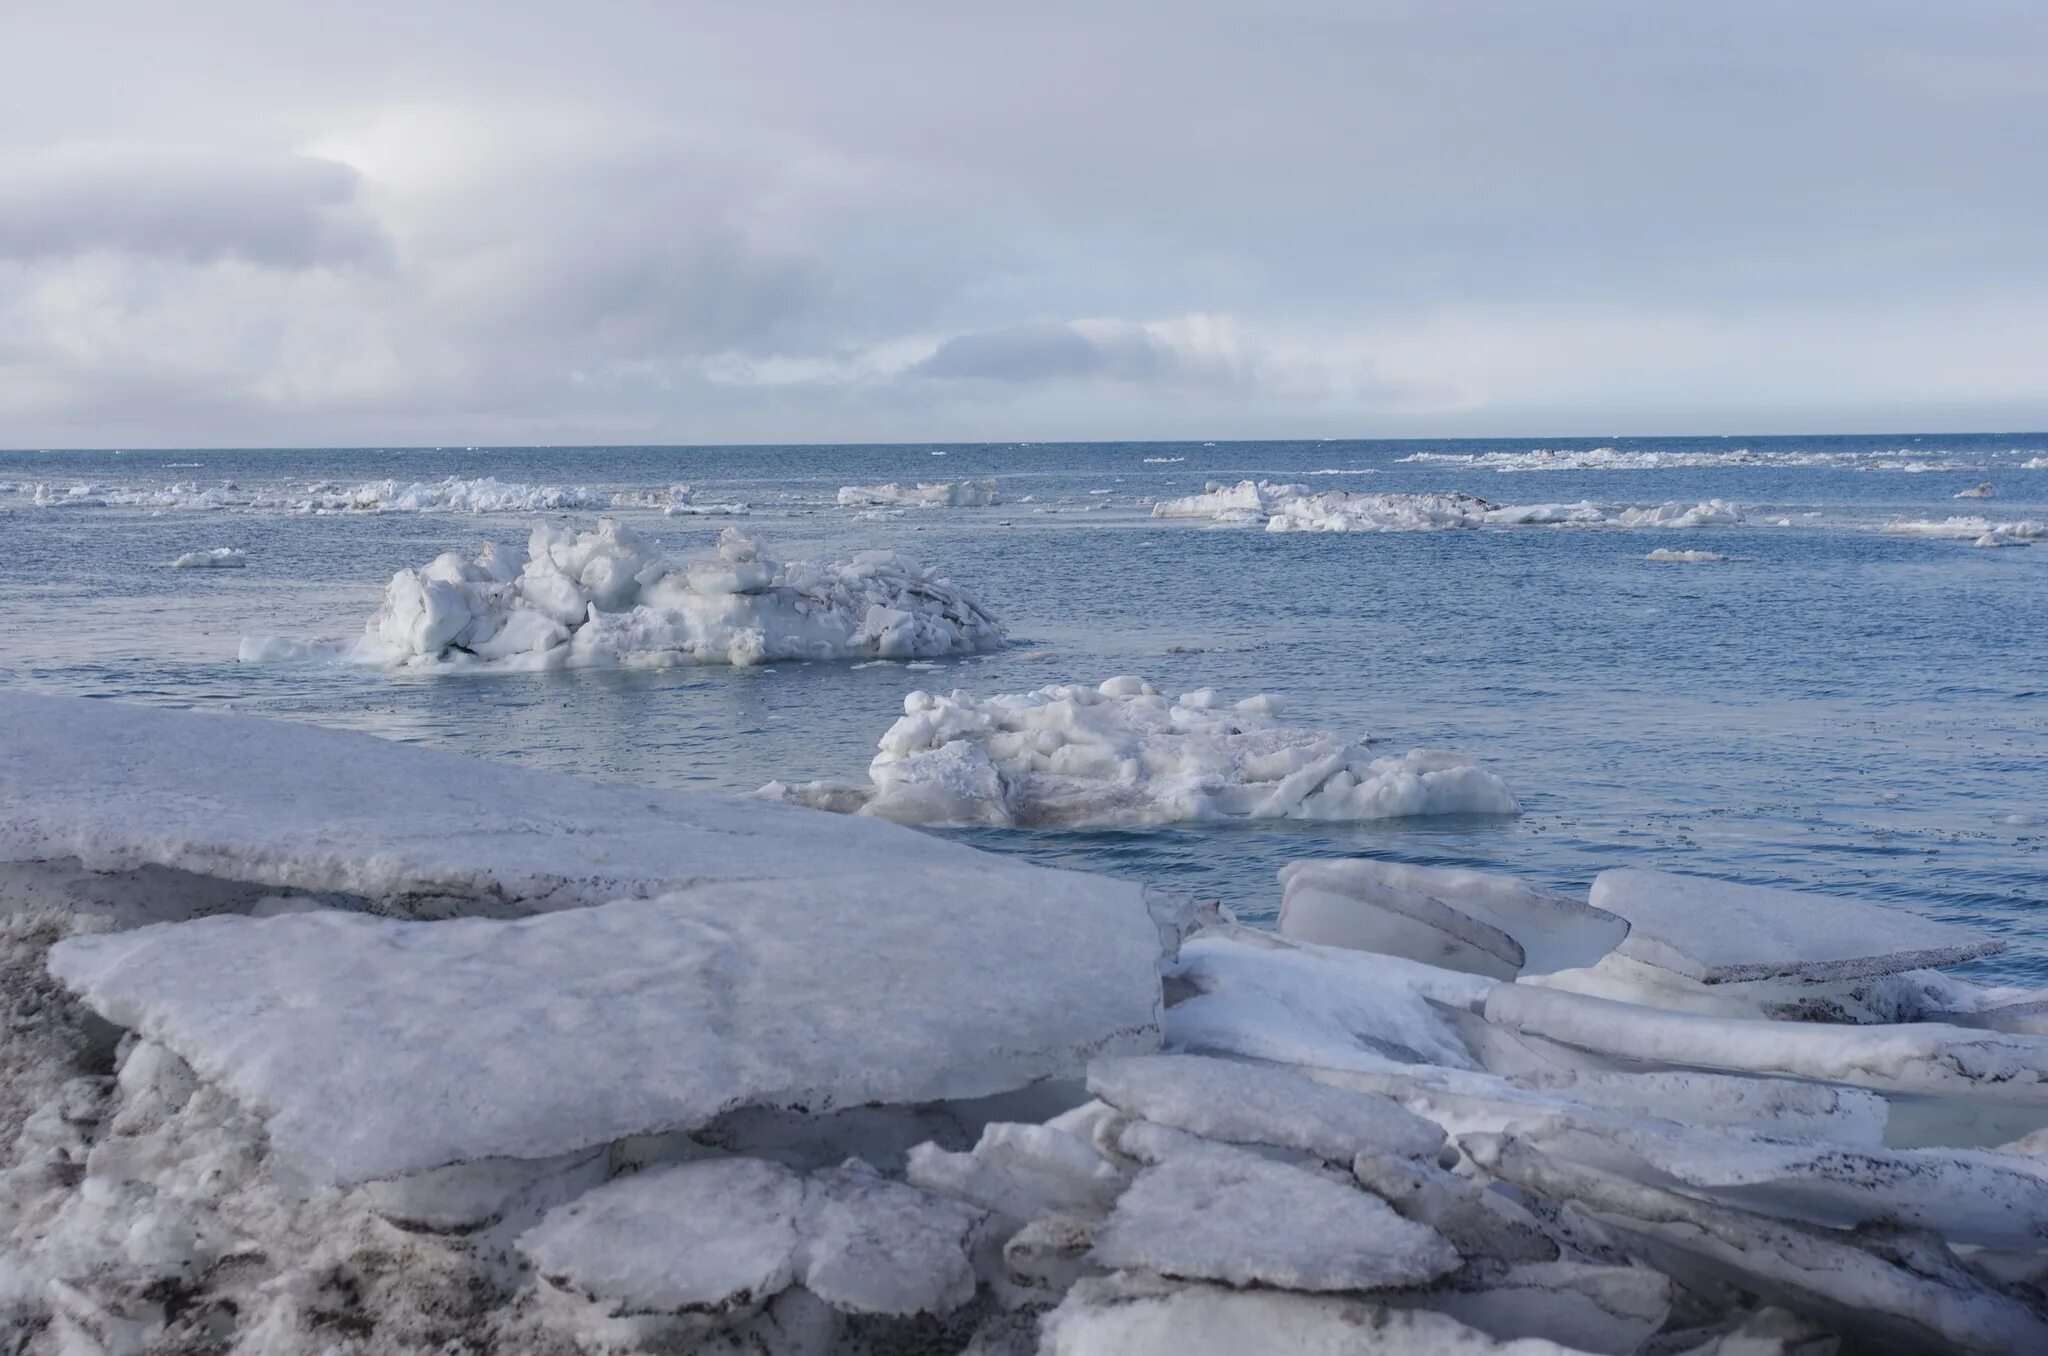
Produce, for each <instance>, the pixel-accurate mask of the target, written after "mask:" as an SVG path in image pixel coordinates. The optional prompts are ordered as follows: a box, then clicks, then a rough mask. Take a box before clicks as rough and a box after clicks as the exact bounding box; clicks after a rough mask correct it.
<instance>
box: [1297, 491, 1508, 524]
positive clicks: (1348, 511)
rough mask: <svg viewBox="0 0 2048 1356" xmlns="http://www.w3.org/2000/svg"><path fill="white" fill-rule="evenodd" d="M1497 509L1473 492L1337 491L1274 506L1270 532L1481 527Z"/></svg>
mask: <svg viewBox="0 0 2048 1356" xmlns="http://www.w3.org/2000/svg"><path fill="white" fill-rule="evenodd" d="M1498 508H1499V506H1498V505H1496V504H1490V503H1488V502H1487V501H1486V500H1484V499H1480V498H1477V497H1475V496H1473V495H1469V494H1363V493H1357V492H1353V491H1345V490H1334V491H1331V492H1329V493H1327V494H1304V495H1294V496H1290V497H1288V498H1284V499H1281V500H1279V501H1278V502H1277V503H1275V504H1274V505H1273V512H1272V516H1271V517H1269V518H1268V519H1267V520H1266V530H1267V531H1268V532H1439V531H1443V530H1445V529H1447V528H1460V527H1479V526H1481V525H1483V524H1485V523H1487V522H1489V521H1491V519H1490V517H1489V515H1490V514H1492V513H1493V512H1495V511H1496V510H1497V509H1498Z"/></svg>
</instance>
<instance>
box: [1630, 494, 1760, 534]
mask: <svg viewBox="0 0 2048 1356" xmlns="http://www.w3.org/2000/svg"><path fill="white" fill-rule="evenodd" d="M1608 521H1609V522H1611V523H1613V524H1614V525H1615V526H1617V527H1733V526H1734V525H1736V524H1737V523H1740V522H1741V521H1742V514H1741V512H1740V511H1739V510H1738V509H1737V508H1736V507H1735V506H1734V505H1733V504H1731V503H1729V502H1728V501H1727V500H1725V499H1708V500H1704V501H1702V502H1700V503H1697V504H1681V503H1670V504H1659V505H1657V506H1656V507H1654V508H1631V509H1623V510H1622V511H1621V512H1620V513H1617V514H1615V515H1613V517H1611V518H1609V519H1608Z"/></svg>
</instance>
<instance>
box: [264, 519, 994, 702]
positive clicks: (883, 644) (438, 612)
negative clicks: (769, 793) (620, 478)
mask: <svg viewBox="0 0 2048 1356" xmlns="http://www.w3.org/2000/svg"><path fill="white" fill-rule="evenodd" d="M1004 641H1005V633H1004V630H1003V625H1002V623H1001V621H999V620H998V619H997V618H996V616H995V615H994V614H993V613H992V612H990V611H989V610H988V609H987V608H986V607H984V606H983V605H982V604H981V602H980V601H979V600H978V599H976V598H975V596H974V595H973V594H972V593H970V592H968V591H967V590H966V589H964V588H961V587H960V586H958V585H956V584H954V583H952V582H951V581H950V580H947V579H945V578H942V577H941V576H940V575H939V574H938V573H937V572H936V571H934V570H930V569H926V568H924V567H923V566H920V565H919V564H918V563H917V562H916V561H913V560H910V559H909V558H907V557H904V556H901V555H898V554H896V553H895V552H892V551H863V552H860V553H859V554H857V555H855V556H854V557H853V558H852V559H850V560H846V561H832V562H827V563H823V564H811V563H808V562H804V561H788V562H784V561H781V560H778V559H776V558H775V557H774V556H773V555H772V554H770V553H769V551H768V550H767V548H766V547H764V546H763V545H762V544H761V542H760V541H759V540H757V539H755V538H753V537H748V536H745V535H743V534H742V533H740V532H739V531H738V530H737V529H735V528H727V529H726V530H725V531H724V532H722V533H720V535H719V538H718V555H717V558H716V559H715V560H710V561H702V562H698V563H695V564H684V563H681V562H672V561H670V560H668V559H667V558H666V557H665V556H664V555H663V554H662V552H661V551H660V549H659V548H658V547H657V546H656V545H655V544H654V543H653V542H651V541H649V540H648V539H646V538H645V537H642V536H641V535H640V534H639V533H637V532H634V531H633V530H632V529H631V528H629V527H626V526H624V525H623V524H621V523H619V522H617V521H615V520H612V519H609V518H607V519H602V520H600V521H599V523H598V526H597V527H596V528H595V529H594V530H591V531H585V532H578V531H575V530H574V529H572V528H567V527H561V528H556V527H548V526H546V525H544V524H543V525H539V526H536V527H535V528H534V529H533V533H532V535H531V537H530V538H529V540H528V543H527V554H526V558H525V560H524V561H517V560H513V559H511V558H509V557H508V555H507V554H506V553H505V552H503V551H501V550H499V549H498V548H497V547H496V546H495V545H492V546H487V547H486V548H485V549H484V550H483V551H482V552H481V553H480V554H479V555H478V556H477V557H476V558H475V559H474V560H464V559H462V557H461V556H459V555H457V554H456V553H454V552H452V551H451V552H447V553H445V554H443V555H441V556H438V557H436V558H435V559H434V560H433V561H432V562H431V563H430V564H428V565H426V566H424V567H422V568H420V569H416V570H400V571H399V572H398V573H397V574H395V575H393V576H392V578H391V582H390V584H388V585H387V586H386V587H385V590H384V599H383V602H382V605H381V606H379V608H378V609H377V612H376V614H375V615H374V616H372V617H371V618H370V620H369V621H368V622H367V623H366V624H365V626H364V628H363V634H362V637H361V638H360V639H359V640H357V641H356V642H355V643H354V644H353V645H349V646H339V645H330V646H324V647H322V646H318V645H315V646H303V645H299V644H297V643H295V642H278V641H275V640H272V639H267V638H251V639H245V640H243V642H242V647H241V657H242V659H243V661H244V662H263V661H266V660H273V659H281V658H294V657H298V658H307V657H326V658H330V659H340V660H345V661H347V662H350V663H358V664H367V665H375V666H381V667H394V668H396V667H403V668H408V669H414V670H421V671H427V672H448V671H455V670H477V669H490V670H499V671H507V670H509V671H520V672H530V671H538V670H551V669H565V668H566V669H581V668H631V669H644V668H673V667H677V666H682V665H689V664H735V665H746V664H759V663H766V662H771V661H776V660H796V659H915V658H920V657H929V656H935V655H952V654H969V653H973V652H975V651H980V650H992V649H997V648H1000V647H1001V646H1002V645H1003V644H1004Z"/></svg>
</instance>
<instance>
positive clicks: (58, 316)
mask: <svg viewBox="0 0 2048 1356" xmlns="http://www.w3.org/2000/svg"><path fill="white" fill-rule="evenodd" d="M2043 70H2048V5H2042V4H2040V3H2038V0H2027V2H2026V3H1978V2H1976V0H1949V3H1944V4H1941V5H1931V4H1926V3H1924V2H1916V3H1893V2H1892V0H1859V2H1858V3H1832V2H1831V0H1802V2H1801V3H1792V4H1787V3H1783V0H1772V2H1771V3H1752V0H1716V3H1712V4H1705V3H1677V2H1675V0H1674V2H1673V3H1664V4H1644V3H1641V2H1640V0H1627V2H1625V3H1624V2H1617V3H1580V2H1578V0H1501V2H1500V3H1481V2H1479V0H1471V2H1463V0H1435V2H1434V3H1382V2H1381V0H1355V2H1354V3H1311V2H1301V3H1295V2H1292V0H1270V2H1269V3H1262V4H1241V5H1221V4H1212V3H1207V2H1206V0H1184V2H1183V3H1176V4H1163V3H1161V4H1128V3H1118V2H1116V0H1100V2H1098V3H1090V4H1068V3H1063V0H1039V2H1038V3H1033V4H1028V5H1027V4H996V3H986V4H974V3H961V0H951V3H945V4H922V3H846V2H845V0H839V2H837V3H815V4H795V3H777V2H776V0H756V2H755V3H744V4H743V3H677V2H675V0H669V2H665V3H652V2H651V0H650V2H648V3H629V2H626V0H584V2H583V3H578V4H573V5H572V4H567V3H552V4H536V3H528V2H527V0H494V3H492V4H489V5H479V4H475V3H464V4H456V3H442V2H441V0H406V2H405V3H389V2H387V0H353V2H352V3H350V4H348V5H331V4H330V5H313V4H285V3H279V2H278V0H264V2H263V3H217V2H215V0H189V2H188V3H184V4H180V5H175V6H173V5H164V4H161V3H155V2H154V0H152V2H151V3H129V2H125V0H106V2H105V3H99V2H96V0H66V2H65V3H51V2H50V0H9V3H8V4H6V5H5V6H0V446H12V447H33V446H272V445H275V446H299V445H337V444H349V445H354V444H374V445H395V444H403V445H416V444H448V443H455V444H482V443H579V444H580V443H721V442H750V443H769V442H877V441H966V440H991V441H1004V440H1012V439H1033V440H1049V439H1153V438H1157V439H1169V438H1197V439H1223V438H1260V437H1274V438H1280V437H1360V438H1365V437H1457V436H1496V435H1497V436H1520V435H1531V436H1535V435H1551V436H1568V435H1583V436H1594V437H1602V436H1619V435H1628V434H1655V433H1768V432H1813V431H1857V432H1862V431H1907V430H1939V431H1963V430H2021V429H2035V430H2038V429H2043V428H2048V173H2044V172H2043V169H2044V165H2043V144H2044V141H2048V136H2044V132H2048V81H2044V80H2043V79H2042V78H2041V75H2042V71H2043Z"/></svg>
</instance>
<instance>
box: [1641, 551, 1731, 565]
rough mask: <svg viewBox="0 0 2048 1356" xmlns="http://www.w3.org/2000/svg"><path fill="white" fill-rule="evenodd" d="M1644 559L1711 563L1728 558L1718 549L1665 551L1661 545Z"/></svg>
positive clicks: (1670, 562) (1697, 563)
mask: <svg viewBox="0 0 2048 1356" xmlns="http://www.w3.org/2000/svg"><path fill="white" fill-rule="evenodd" d="M1643 559H1644V560H1655V561H1659V562H1662V563H1665V564H1673V565H1711V564H1715V563H1717V562H1719V561H1723V560H1726V559H1728V557H1726V556H1724V555H1722V554H1721V553H1720V552H1719V551H1667V550H1665V549H1664V548H1663V547H1659V548H1657V549H1656V550H1654V551H1652V552H1650V554H1648V555H1646V556H1644V557H1643Z"/></svg>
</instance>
